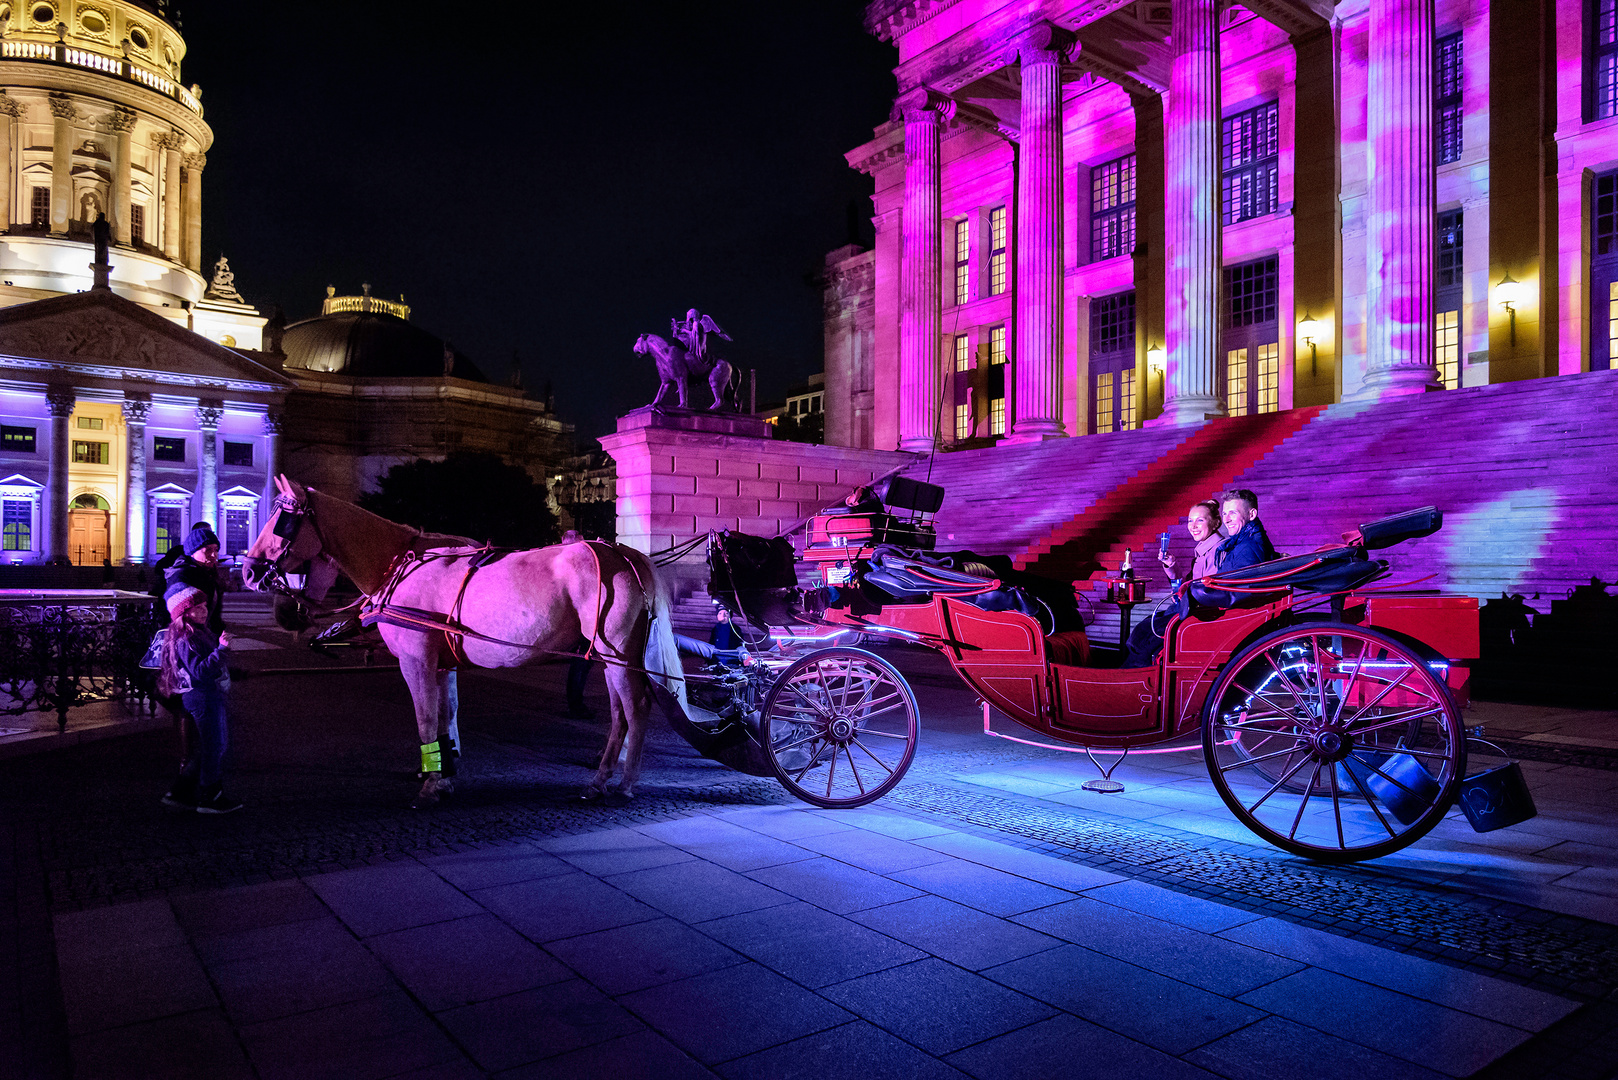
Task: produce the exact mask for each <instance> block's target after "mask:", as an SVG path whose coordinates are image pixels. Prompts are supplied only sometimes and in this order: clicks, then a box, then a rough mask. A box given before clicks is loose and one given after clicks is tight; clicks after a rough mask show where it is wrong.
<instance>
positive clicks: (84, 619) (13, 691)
mask: <svg viewBox="0 0 1618 1080" xmlns="http://www.w3.org/2000/svg"><path fill="white" fill-rule="evenodd" d="M160 606H161V605H159V604H158V602H157V598H156V597H152V596H141V595H138V594H133V593H115V592H87V593H73V592H65V591H64V592H59V593H47V594H43V595H35V596H22V597H19V596H0V715H13V716H14V715H17V714H20V713H27V712H46V711H51V710H54V711H55V712H56V727H57V730H58V731H66V730H67V711H68V710H69V709H71V708H72V707H74V706H75V705H84V704H87V703H89V702H92V701H109V700H121V701H123V702H124V703H125V705H126V706H127V707H132V708H135V709H137V710H138V709H139V708H140V707H141V706H142V705H143V704H144V705H145V706H146V708H147V710H148V711H151V712H155V711H156V708H157V702H156V699H155V697H154V696H153V695H154V688H153V685H152V678H151V674H152V673H151V672H146V671H142V670H141V668H140V658H141V656H142V655H144V654H145V652H146V647H147V645H148V644H149V643H150V642H151V640H152V635H153V634H154V633H155V632H156V631H157V629H158V627H160V626H161V625H163V623H162V621H161V616H160V614H159V609H160Z"/></svg>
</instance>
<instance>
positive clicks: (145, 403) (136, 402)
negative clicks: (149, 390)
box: [123, 395, 152, 424]
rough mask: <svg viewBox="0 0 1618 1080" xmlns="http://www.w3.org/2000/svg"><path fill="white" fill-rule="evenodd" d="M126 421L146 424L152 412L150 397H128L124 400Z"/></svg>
mask: <svg viewBox="0 0 1618 1080" xmlns="http://www.w3.org/2000/svg"><path fill="white" fill-rule="evenodd" d="M123 410H124V420H125V421H126V422H128V423H131V424H144V423H146V418H147V417H148V416H150V415H151V412H152V399H151V397H150V396H147V395H142V396H140V397H126V398H124V400H123Z"/></svg>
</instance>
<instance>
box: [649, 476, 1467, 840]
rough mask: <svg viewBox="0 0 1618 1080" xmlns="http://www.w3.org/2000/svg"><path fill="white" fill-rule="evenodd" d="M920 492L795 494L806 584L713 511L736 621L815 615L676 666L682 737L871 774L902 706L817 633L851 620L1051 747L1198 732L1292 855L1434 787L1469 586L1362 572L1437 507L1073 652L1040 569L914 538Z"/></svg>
mask: <svg viewBox="0 0 1618 1080" xmlns="http://www.w3.org/2000/svg"><path fill="white" fill-rule="evenodd" d="M941 498H942V491H941V490H940V489H938V488H936V487H932V486H931V485H918V484H915V483H914V482H910V481H905V482H904V483H903V484H899V485H894V486H893V487H890V489H889V491H888V492H887V494H886V496H885V499H886V505H885V506H884V507H882V508H881V509H876V510H872V508H870V507H866V508H862V509H864V510H868V511H870V512H860V511H859V510H854V511H846V512H845V511H838V510H834V511H828V512H826V513H825V514H822V515H820V516H818V517H816V518H815V519H814V520H813V522H812V523H811V525H810V530H809V539H808V542H807V544H806V546H805V549H804V551H803V552H802V558H803V559H804V560H806V561H807V562H808V563H810V564H811V565H813V566H814V567H815V568H816V571H817V576H818V578H819V587H818V588H813V589H809V590H807V591H805V590H801V589H798V588H795V587H794V586H795V581H794V579H793V576H792V575H793V573H794V569H795V568H794V566H793V560H794V558H795V557H796V556H795V554H794V553H793V551H792V549H791V548H790V545H789V543H788V542H787V541H785V540H781V539H777V540H773V541H766V540H761V539H759V538H755V537H744V536H741V535H740V534H733V533H719V534H715V536H714V537H713V538H712V539H711V542H710V566H711V568H712V571H713V577H712V582H711V585H710V592H711V593H712V594H713V595H714V596H715V597H716V598H719V600H720V601H721V602H722V603H725V604H726V605H727V606H730V607H732V609H733V610H735V611H736V612H737V613H738V614H743V613H745V614H746V615H747V617H748V618H749V620H750V621H752V622H754V623H755V624H772V625H777V626H785V625H788V624H796V625H802V624H809V625H812V626H814V627H815V631H814V633H813V634H811V635H808V636H791V635H787V636H784V637H782V638H779V639H778V641H784V642H785V643H786V645H785V648H784V649H783V648H781V647H779V646H778V647H777V648H776V649H774V650H772V651H771V652H766V653H758V654H755V655H753V656H750V657H748V662H749V666H743V665H741V664H740V663H726V662H723V659H724V658H723V657H721V662H720V663H718V664H717V665H715V666H714V667H711V668H710V669H709V675H708V679H707V680H702V679H698V680H696V681H694V682H693V683H692V686H693V687H694V688H697V689H696V692H695V693H694V695H693V697H694V704H697V705H704V704H706V705H707V706H711V707H712V708H711V709H709V708H702V709H694V710H693V712H694V713H697V714H699V715H702V716H704V718H705V720H706V721H707V722H705V723H698V724H695V725H688V724H685V723H683V722H682V723H681V724H680V726H681V728H682V730H683V733H684V734H686V736H687V738H689V739H691V741H692V742H693V744H694V745H696V746H697V747H698V749H700V750H702V751H703V752H704V753H708V754H710V756H713V757H716V758H717V759H719V760H722V761H725V762H726V763H727V764H731V765H733V766H735V767H738V768H743V769H745V770H746V771H749V772H754V773H758V774H761V775H771V774H773V775H775V776H776V777H777V778H779V779H780V780H781V782H782V783H783V784H785V785H786V786H787V787H788V788H789V789H790V790H791V791H793V792H794V793H795V794H796V795H798V796H799V797H800V798H803V799H805V800H807V801H809V802H812V803H815V804H817V805H821V806H828V807H849V806H858V805H862V804H864V803H867V802H870V801H872V800H874V799H876V798H880V797H881V796H882V795H883V794H885V793H886V792H888V791H890V790H892V788H893V787H894V786H895V785H896V784H897V783H898V782H899V780H900V778H901V777H902V776H903V774H904V771H905V769H906V768H907V767H908V766H909V764H910V761H911V759H912V757H913V755H914V753H915V749H916V740H917V734H918V726H919V725H918V710H917V707H916V701H915V696H914V694H913V693H912V692H911V690H910V687H909V685H908V684H907V683H906V680H905V678H904V677H903V675H901V674H900V673H899V671H898V670H897V669H896V668H894V667H893V665H892V664H890V663H889V662H888V661H886V660H884V659H883V658H881V657H879V656H877V655H876V654H874V653H871V652H868V651H866V650H863V649H859V648H856V647H849V646H846V645H842V644H838V643H836V642H837V640H838V635H839V634H850V635H851V634H853V633H858V634H861V635H870V636H875V637H880V638H884V639H889V640H900V641H907V642H912V643H917V644H921V645H925V646H928V647H930V648H933V649H936V650H937V651H939V652H940V653H941V654H943V655H944V656H945V657H946V658H948V660H949V662H950V663H951V664H952V665H953V666H954V668H955V671H956V672H957V673H958V674H959V675H960V676H961V678H962V679H964V680H965V681H966V682H967V683H968V684H969V685H970V686H971V687H972V688H973V689H974V690H975V691H976V692H977V694H978V695H979V697H980V698H981V699H982V700H983V702H984V703H985V714H984V715H985V727H986V728H987V727H988V719H989V711H988V707H989V706H992V707H993V708H994V709H995V710H998V711H999V712H1001V713H1003V714H1005V715H1006V716H1008V717H1010V718H1011V719H1013V720H1015V721H1017V722H1018V723H1020V724H1022V725H1024V726H1025V727H1027V728H1030V729H1032V730H1033V731H1034V732H1036V733H1038V735H1039V736H1041V737H1042V738H1043V739H1045V740H1052V741H1053V742H1054V743H1057V744H1063V745H1064V747H1068V746H1071V747H1083V748H1086V749H1090V748H1095V749H1110V750H1114V751H1120V752H1127V751H1128V750H1130V749H1132V748H1138V747H1148V746H1154V745H1157V744H1171V743H1174V742H1175V741H1176V740H1182V741H1183V740H1189V739H1191V738H1192V737H1194V736H1197V735H1200V738H1201V748H1202V752H1203V755H1204V757H1205V759H1206V761H1207V765H1208V771H1209V775H1210V776H1211V778H1212V780H1213V783H1214V786H1215V788H1216V789H1217V790H1218V792H1219V795H1220V797H1221V798H1222V799H1223V800H1224V802H1225V804H1226V805H1227V806H1228V807H1229V808H1230V810H1231V811H1232V813H1234V814H1235V815H1236V817H1237V818H1238V819H1240V820H1241V821H1242V822H1243V824H1245V825H1246V826H1247V827H1248V828H1249V829H1251V830H1252V831H1253V832H1254V833H1256V834H1257V835H1259V836H1260V837H1262V838H1264V839H1265V840H1267V841H1268V842H1270V843H1272V844H1275V845H1276V846H1278V847H1281V848H1283V849H1285V850H1287V851H1290V852H1293V853H1296V854H1299V855H1302V856H1305V857H1308V858H1312V859H1317V860H1321V861H1328V862H1350V861H1354V860H1358V859H1367V858H1375V857H1377V856H1380V855H1385V854H1388V853H1390V852H1393V851H1397V850H1399V849H1400V848H1403V847H1405V846H1406V845H1408V844H1410V843H1412V842H1414V841H1415V840H1417V839H1419V838H1420V837H1421V836H1423V835H1425V834H1426V833H1427V832H1428V831H1429V830H1431V829H1432V828H1433V827H1434V826H1435V825H1436V824H1437V823H1438V822H1439V821H1440V820H1441V819H1442V818H1443V817H1444V815H1445V813H1446V812H1447V811H1448V810H1449V808H1450V806H1451V805H1452V803H1453V801H1454V799H1455V795H1456V790H1457V787H1458V785H1459V784H1460V782H1461V780H1462V777H1463V775H1464V772H1465V767H1466V738H1467V735H1466V731H1465V729H1464V727H1463V723H1462V718H1461V712H1460V705H1461V704H1463V703H1464V701H1465V698H1466V693H1467V686H1468V677H1469V674H1470V662H1471V661H1472V660H1474V659H1476V658H1477V656H1478V609H1477V601H1476V600H1475V599H1473V598H1470V597H1453V596H1440V595H1429V594H1420V593H1411V592H1404V593H1401V592H1397V591H1378V589H1377V588H1376V587H1375V586H1374V585H1373V584H1372V583H1373V582H1376V581H1378V580H1379V579H1382V578H1384V577H1385V576H1386V574H1387V572H1388V571H1387V564H1386V562H1383V561H1380V560H1374V559H1372V558H1370V556H1369V554H1368V553H1369V552H1370V551H1372V550H1375V549H1378V548H1383V547H1388V546H1391V545H1393V544H1396V543H1399V542H1400V541H1402V540H1406V539H1409V538H1412V537H1415V536H1424V535H1428V534H1430V533H1431V532H1433V531H1435V530H1436V529H1437V528H1438V527H1439V525H1440V524H1441V517H1440V515H1439V514H1438V513H1437V511H1436V510H1430V509H1429V510H1424V511H1418V512H1415V513H1412V514H1406V515H1400V516H1399V517H1397V518H1390V519H1387V520H1386V521H1383V522H1377V523H1374V524H1371V525H1365V526H1362V527H1361V528H1360V530H1359V531H1358V532H1357V533H1354V534H1350V536H1349V537H1348V538H1347V540H1346V542H1345V543H1344V544H1343V545H1342V546H1340V547H1335V548H1332V549H1328V550H1325V551H1320V552H1315V553H1312V554H1309V555H1301V556H1293V557H1290V558H1282V559H1278V560H1276V561H1274V562H1269V563H1262V564H1260V565H1258V566H1254V567H1248V568H1246V569H1244V570H1241V571H1237V572H1236V573H1234V574H1231V575H1228V576H1226V577H1224V578H1219V579H1214V580H1211V581H1205V582H1201V583H1197V585H1196V588H1195V590H1193V591H1192V593H1193V594H1192V596H1187V597H1186V598H1185V600H1184V601H1182V600H1181V599H1180V598H1179V597H1178V596H1176V597H1173V598H1171V599H1170V600H1169V603H1170V604H1172V605H1174V606H1175V609H1176V613H1175V614H1173V615H1172V616H1171V617H1170V618H1169V620H1168V623H1167V628H1166V630H1165V632H1164V647H1163V649H1162V651H1161V653H1160V654H1159V656H1158V658H1157V660H1156V662H1155V663H1153V664H1152V665H1151V666H1148V667H1137V668H1124V667H1109V666H1103V665H1101V664H1098V663H1096V662H1093V661H1091V660H1090V659H1089V656H1088V654H1089V649H1088V647H1087V645H1088V643H1087V641H1086V640H1085V638H1084V636H1083V634H1082V632H1079V631H1075V630H1064V629H1062V628H1061V625H1060V624H1061V619H1060V617H1059V615H1058V614H1057V613H1056V612H1054V610H1053V608H1054V607H1055V605H1053V604H1051V603H1048V602H1046V600H1042V599H1041V594H1042V593H1043V595H1044V596H1045V597H1046V598H1047V599H1048V598H1049V597H1050V596H1051V593H1050V591H1049V586H1050V584H1051V583H1049V582H1040V581H1037V580H1034V579H1031V578H1029V577H1028V576H1027V575H1020V574H1018V573H1016V572H1007V571H1008V570H1009V567H1008V566H1006V565H1005V564H1002V565H1001V566H1000V567H999V569H998V572H997V570H996V568H994V567H991V566H989V565H986V561H979V560H975V559H973V558H972V557H971V556H970V553H964V554H958V555H957V556H956V557H951V558H940V557H937V556H935V555H933V554H931V549H932V547H933V544H932V542H931V529H930V526H929V525H928V524H927V513H928V512H930V511H936V510H937V507H938V502H939V500H941ZM896 510H897V511H899V515H896V514H895V513H894V511H896ZM905 511H909V513H908V514H905ZM901 515H902V516H901ZM1057 588H1058V589H1059V590H1069V589H1071V585H1070V583H1060V584H1059V585H1058V586H1057ZM1186 588H1187V589H1191V586H1187V587H1186ZM1208 590H1213V592H1209V591H1208ZM1182 591H1184V590H1182ZM1210 598H1215V599H1217V600H1218V601H1219V602H1218V603H1217V604H1206V603H1198V602H1195V600H1197V599H1200V600H1208V599H1210ZM1099 651H1100V650H1099V649H1098V650H1097V652H1099ZM704 698H706V700H705V701H704ZM727 710H728V713H727ZM727 716H728V719H726V717H727ZM1186 748H1187V749H1195V744H1194V743H1193V744H1191V745H1189V746H1187V747H1186Z"/></svg>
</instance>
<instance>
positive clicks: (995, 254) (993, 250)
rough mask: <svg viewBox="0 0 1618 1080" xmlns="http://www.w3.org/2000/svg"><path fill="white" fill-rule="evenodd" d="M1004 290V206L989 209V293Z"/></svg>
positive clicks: (997, 292)
mask: <svg viewBox="0 0 1618 1080" xmlns="http://www.w3.org/2000/svg"><path fill="white" fill-rule="evenodd" d="M1005 291H1006V208H1005V207H1003V206H997V207H995V208H994V209H993V210H990V211H989V295H990V296H999V295H1000V294H1001V293H1003V292H1005Z"/></svg>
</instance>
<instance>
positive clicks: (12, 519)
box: [3, 499, 34, 551]
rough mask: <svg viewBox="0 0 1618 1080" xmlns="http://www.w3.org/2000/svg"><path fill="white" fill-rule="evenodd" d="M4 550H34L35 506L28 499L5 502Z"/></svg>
mask: <svg viewBox="0 0 1618 1080" xmlns="http://www.w3.org/2000/svg"><path fill="white" fill-rule="evenodd" d="M3 550H5V551H32V550H34V504H33V503H32V502H30V501H29V500H27V499H7V500H5V547H4V549H3Z"/></svg>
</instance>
